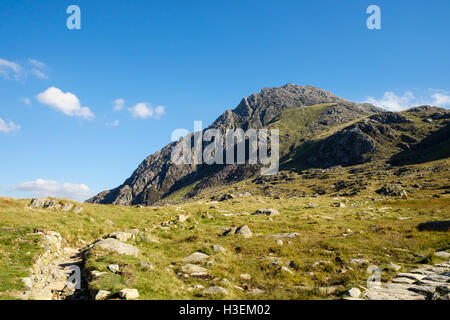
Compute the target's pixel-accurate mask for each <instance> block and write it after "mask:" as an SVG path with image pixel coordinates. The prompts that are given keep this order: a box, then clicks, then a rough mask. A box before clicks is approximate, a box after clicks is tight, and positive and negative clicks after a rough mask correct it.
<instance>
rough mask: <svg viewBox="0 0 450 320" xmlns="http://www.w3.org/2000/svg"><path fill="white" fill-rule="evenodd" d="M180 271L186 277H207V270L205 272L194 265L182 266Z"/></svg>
mask: <svg viewBox="0 0 450 320" xmlns="http://www.w3.org/2000/svg"><path fill="white" fill-rule="evenodd" d="M181 271H182V272H184V273H186V274H188V275H191V276H206V275H208V270H206V269H205V268H202V267H199V266H196V265H195V264H190V263H188V264H185V265H184V266H182V267H181Z"/></svg>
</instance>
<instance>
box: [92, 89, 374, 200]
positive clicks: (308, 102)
mask: <svg viewBox="0 0 450 320" xmlns="http://www.w3.org/2000/svg"><path fill="white" fill-rule="evenodd" d="M311 106H318V107H317V108H316V107H314V108H312V109H313V110H314V112H312V113H311V114H313V115H314V116H311V117H310V119H309V120H308V122H307V123H302V125H301V126H300V125H299V126H298V127H297V124H296V122H295V121H294V122H292V121H291V122H292V123H289V125H288V126H286V128H285V130H284V129H283V130H280V131H283V132H281V133H282V134H283V136H282V137H281V138H280V139H281V141H280V143H281V145H282V146H281V148H280V149H281V152H282V154H281V156H283V155H285V154H286V153H288V152H289V150H290V149H289V148H290V147H291V146H292V145H294V146H295V145H296V142H297V140H298V139H297V135H296V133H298V132H302V134H303V133H304V134H305V135H306V136H310V135H314V134H318V133H320V132H322V131H324V130H329V129H330V128H332V127H334V126H337V125H342V124H344V123H347V122H349V121H352V120H355V119H358V118H360V117H363V116H367V115H370V114H373V113H377V112H380V111H381V109H379V108H376V107H374V106H372V105H370V104H357V103H353V102H350V101H347V100H344V99H341V98H339V97H337V96H335V95H333V94H331V93H329V92H327V91H324V90H322V89H319V88H315V87H311V86H297V85H293V84H287V85H285V86H283V87H278V88H265V89H262V91H261V92H260V93H258V94H252V95H250V96H249V97H247V98H244V99H242V101H241V102H240V103H239V105H238V106H237V107H236V108H235V109H234V110H227V111H225V112H224V113H223V114H222V115H221V116H220V117H219V118H217V120H216V121H214V123H212V124H211V125H210V126H209V127H208V129H209V128H217V129H219V130H223V131H224V130H225V129H235V128H242V129H244V130H246V129H248V128H256V129H258V128H266V127H267V128H276V127H277V125H278V124H279V123H281V122H283V123H285V122H286V121H284V120H283V116H282V115H283V114H285V113H286V112H290V111H292V110H294V112H295V110H303V109H302V108H305V110H307V109H306V108H307V107H311ZM308 112H309V111H308ZM308 114H310V113H308ZM298 116H299V117H300V118H301V117H302V115H301V114H300V115H298ZM291 120H292V119H291ZM299 122H302V121H301V120H300V119H299ZM286 123H287V122H286ZM304 140H305V139H304ZM302 142H303V141H302ZM177 143H179V142H173V143H170V144H168V145H167V146H166V147H164V148H163V149H162V150H160V151H158V152H156V153H154V154H152V155H150V156H149V157H148V158H146V159H145V160H144V161H143V162H142V163H141V164H140V165H139V167H138V168H137V169H136V170H135V171H134V172H133V174H132V175H131V177H130V178H128V179H127V180H126V181H125V182H124V183H123V184H122V185H121V186H119V187H117V188H115V189H112V190H108V191H103V192H101V193H99V194H98V195H96V196H94V197H93V198H91V199H89V200H87V202H91V203H102V204H117V205H136V204H143V205H151V204H153V203H155V202H157V201H158V200H160V199H162V198H164V197H166V196H168V195H170V194H171V193H173V192H175V191H177V190H180V189H182V188H184V187H186V186H188V185H192V184H195V185H196V186H195V188H194V189H193V190H191V191H190V193H191V194H192V193H195V192H196V191H197V190H200V189H202V188H206V187H208V186H210V185H212V184H220V183H230V182H233V181H239V180H241V179H244V178H247V177H249V176H251V175H253V174H256V173H257V171H258V166H257V165H256V166H255V165H239V166H235V165H213V166H208V165H204V164H201V165H188V164H182V165H175V164H173V163H172V162H171V153H172V151H173V149H174V148H175V146H176V145H177Z"/></svg>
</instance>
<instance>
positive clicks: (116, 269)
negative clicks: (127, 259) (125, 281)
mask: <svg viewBox="0 0 450 320" xmlns="http://www.w3.org/2000/svg"><path fill="white" fill-rule="evenodd" d="M119 269H120V268H119V265H118V264H110V265H109V266H108V270H109V271H111V272H112V273H117V272H119Z"/></svg>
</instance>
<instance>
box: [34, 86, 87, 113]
mask: <svg viewBox="0 0 450 320" xmlns="http://www.w3.org/2000/svg"><path fill="white" fill-rule="evenodd" d="M37 100H38V101H39V102H40V103H41V104H45V105H48V106H50V107H51V108H53V109H55V110H57V111H60V112H62V113H64V114H65V115H68V116H75V117H81V118H85V119H91V118H94V117H95V115H94V114H93V113H92V111H91V110H90V109H89V108H88V107H82V106H81V104H80V100H79V99H78V98H77V96H76V95H74V94H73V93H70V92H63V91H61V89H58V88H55V87H50V88H48V89H47V90H45V91H44V92H41V93H39V94H38V95H37Z"/></svg>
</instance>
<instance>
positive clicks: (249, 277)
mask: <svg viewBox="0 0 450 320" xmlns="http://www.w3.org/2000/svg"><path fill="white" fill-rule="evenodd" d="M240 277H241V279H243V280H247V281H248V280H251V279H252V276H251V275H249V274H248V273H242V274H241V275H240Z"/></svg>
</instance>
